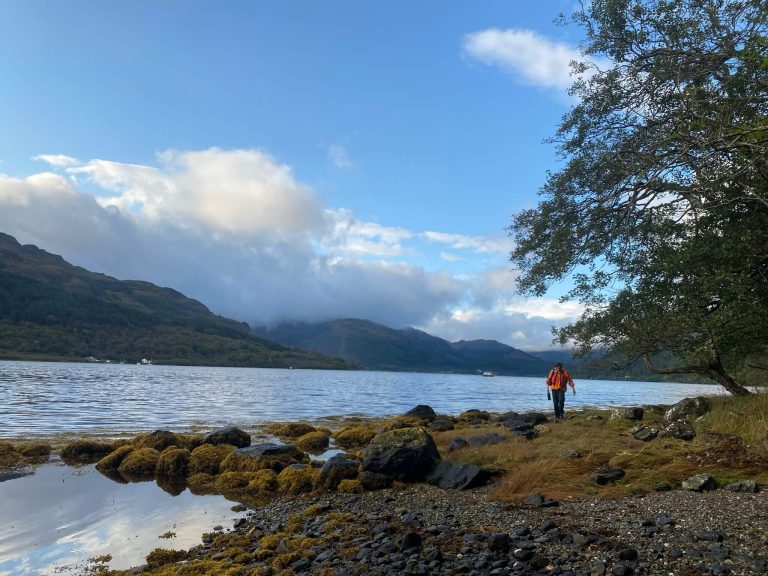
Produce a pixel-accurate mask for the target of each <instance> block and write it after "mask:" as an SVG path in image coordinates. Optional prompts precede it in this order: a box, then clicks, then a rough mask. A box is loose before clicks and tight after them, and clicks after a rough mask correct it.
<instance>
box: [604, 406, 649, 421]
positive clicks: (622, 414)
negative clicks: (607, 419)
mask: <svg viewBox="0 0 768 576" xmlns="http://www.w3.org/2000/svg"><path fill="white" fill-rule="evenodd" d="M643 414H645V410H643V409H642V408H640V407H639V406H633V407H629V408H626V407H621V408H614V409H613V410H612V411H611V420H617V419H620V420H642V419H643Z"/></svg>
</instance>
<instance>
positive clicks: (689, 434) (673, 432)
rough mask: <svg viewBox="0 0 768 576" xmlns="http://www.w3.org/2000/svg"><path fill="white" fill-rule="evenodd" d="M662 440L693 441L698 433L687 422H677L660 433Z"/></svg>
mask: <svg viewBox="0 0 768 576" xmlns="http://www.w3.org/2000/svg"><path fill="white" fill-rule="evenodd" d="M659 437H660V438H678V439H680V440H693V439H694V438H695V437H696V431H695V430H694V429H693V426H691V423H690V422H688V421H687V420H675V421H674V422H672V423H671V424H668V425H667V426H666V427H664V428H663V429H662V430H661V432H659Z"/></svg>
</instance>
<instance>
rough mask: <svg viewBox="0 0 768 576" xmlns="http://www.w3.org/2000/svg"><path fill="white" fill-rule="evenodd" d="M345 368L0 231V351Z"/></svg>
mask: <svg viewBox="0 0 768 576" xmlns="http://www.w3.org/2000/svg"><path fill="white" fill-rule="evenodd" d="M89 356H93V357H96V358H100V359H110V360H113V361H126V362H136V361H139V360H140V359H141V358H150V359H151V360H152V361H153V362H155V363H166V364H192V365H194V364H200V365H226V366H263V367H289V366H293V367H317V368H349V367H350V366H349V365H348V364H347V363H346V362H344V361H342V360H340V359H338V358H331V357H327V356H322V355H319V354H317V353H310V352H306V351H303V350H293V349H290V348H288V347H286V346H284V345H281V344H277V343H275V342H271V341H269V340H267V339H265V338H261V337H258V336H256V335H254V334H253V333H252V331H251V329H250V327H249V326H248V324H246V323H244V322H237V321H235V320H231V319H229V318H224V317H222V316H217V315H215V314H213V313H212V312H211V311H210V310H208V308H206V307H205V306H204V305H203V304H202V303H201V302H198V301H197V300H193V299H191V298H187V297H186V296H184V295H183V294H181V293H180V292H177V291H176V290H173V289H171V288H161V287H159V286H156V285H154V284H151V283H149V282H143V281H135V280H117V279H116V278H112V277H111V276H107V275H105V274H99V273H95V272H89V271H88V270H86V269H84V268H81V267H79V266H73V265H72V264H69V263H68V262H66V261H65V260H64V259H63V258H62V257H61V256H57V255H55V254H51V253H49V252H46V251H45V250H42V249H40V248H38V247H36V246H32V245H26V246H22V245H21V244H20V243H19V242H17V241H16V239H15V238H13V237H12V236H9V235H7V234H3V233H0V358H6V359H54V360H75V359H83V358H86V357H89Z"/></svg>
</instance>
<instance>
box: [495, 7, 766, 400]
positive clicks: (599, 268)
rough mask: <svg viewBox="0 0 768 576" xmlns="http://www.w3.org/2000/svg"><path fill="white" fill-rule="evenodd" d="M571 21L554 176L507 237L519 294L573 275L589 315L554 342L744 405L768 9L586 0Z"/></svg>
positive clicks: (757, 264) (760, 320) (761, 203)
mask: <svg viewBox="0 0 768 576" xmlns="http://www.w3.org/2000/svg"><path fill="white" fill-rule="evenodd" d="M571 21H572V22H575V23H576V24H578V25H580V26H582V27H583V29H584V31H585V34H586V40H585V43H584V45H583V46H582V49H583V54H584V55H585V59H586V62H584V63H575V64H574V67H575V69H576V71H577V72H579V73H580V75H579V76H578V77H577V78H578V79H577V80H576V81H575V83H574V85H573V87H572V89H571V92H572V95H573V96H575V97H576V98H577V99H578V103H577V104H575V105H574V106H573V107H572V108H571V110H570V111H569V112H568V113H567V114H566V115H565V116H564V118H563V120H562V122H561V124H560V126H559V128H558V130H557V132H556V134H555V136H554V137H553V138H552V139H551V140H552V142H553V143H554V144H555V145H556V146H557V149H558V152H559V154H560V155H561V158H562V160H563V164H562V168H560V169H559V170H557V171H555V172H552V173H550V174H549V175H548V178H547V181H546V184H545V185H544V187H543V188H542V190H541V192H540V195H541V200H540V202H539V204H538V206H537V207H536V208H534V209H531V210H525V211H523V212H520V213H518V214H517V215H515V216H514V217H513V220H512V224H511V225H510V234H511V235H512V236H513V237H514V239H515V241H516V243H515V248H514V250H513V251H512V253H511V260H512V262H513V263H514V264H515V265H516V267H517V268H519V270H520V272H521V277H520V280H519V284H518V288H519V290H520V292H521V293H523V294H530V295H542V294H544V293H545V292H546V290H547V289H548V288H549V286H550V285H551V284H552V283H553V282H555V281H559V280H562V279H564V278H566V277H569V276H571V277H572V278H573V280H574V286H573V289H572V290H571V291H570V292H569V293H568V294H567V296H566V298H567V299H576V300H579V301H580V302H582V303H583V305H584V312H583V314H582V316H581V317H580V319H579V320H578V321H576V322H575V323H574V324H572V325H570V326H567V327H565V328H562V329H559V330H557V331H556V334H557V337H558V339H559V340H560V342H561V343H565V342H568V341H572V342H574V343H575V344H576V345H577V347H578V349H579V351H580V352H582V353H587V352H589V351H590V350H593V349H595V348H601V349H605V350H611V351H613V352H617V353H620V354H621V355H623V357H624V358H625V360H626V362H627V363H631V362H632V361H635V360H638V359H640V358H643V359H644V360H645V361H646V363H647V364H648V365H649V367H650V368H651V369H655V370H656V371H660V372H664V373H695V374H701V375H704V376H707V377H709V378H711V379H713V380H715V381H717V382H718V383H720V384H721V385H723V386H724V387H725V388H726V389H727V390H728V391H730V392H731V393H733V394H747V393H748V391H747V389H746V388H745V387H744V386H743V385H742V384H741V383H740V382H739V376H738V375H739V374H741V373H742V372H741V371H742V370H743V369H744V368H745V367H746V366H747V365H752V366H756V362H755V359H759V358H761V357H763V356H764V355H765V354H766V351H768V34H767V32H768V5H766V4H765V2H764V1H763V0H594V1H593V2H592V3H591V4H589V5H587V6H582V7H581V9H580V10H578V11H577V12H575V13H574V14H573V15H572V16H571ZM590 61H591V62H593V63H590ZM601 62H610V64H607V65H598V64H595V63H601ZM660 352H673V353H674V354H675V356H676V357H677V358H679V360H680V365H679V366H674V367H671V368H665V369H663V370H662V369H660V368H658V367H656V366H654V365H653V362H652V358H653V356H654V355H655V354H657V353H660Z"/></svg>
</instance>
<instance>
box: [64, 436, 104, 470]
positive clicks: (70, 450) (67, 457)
mask: <svg viewBox="0 0 768 576" xmlns="http://www.w3.org/2000/svg"><path fill="white" fill-rule="evenodd" d="M116 447H117V446H116V445H115V443H112V442H109V443H107V442H96V441H93V440H75V441H74V442H70V443H69V444H67V445H66V446H65V447H64V449H63V450H62V451H61V459H62V460H64V463H65V464H68V465H70V466H77V465H78V464H93V463H94V462H98V461H99V460H101V459H102V458H104V456H106V455H107V454H109V453H110V452H112V451H113V450H114V449H115V448H116Z"/></svg>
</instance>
